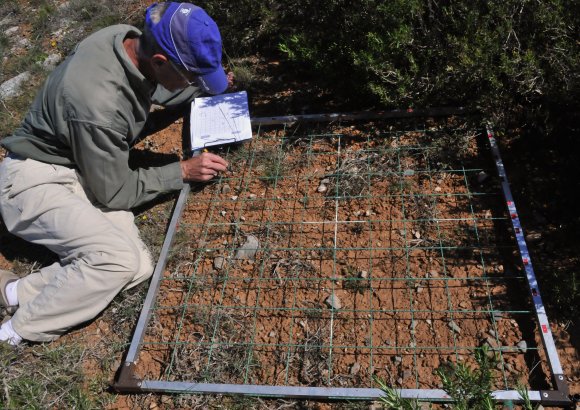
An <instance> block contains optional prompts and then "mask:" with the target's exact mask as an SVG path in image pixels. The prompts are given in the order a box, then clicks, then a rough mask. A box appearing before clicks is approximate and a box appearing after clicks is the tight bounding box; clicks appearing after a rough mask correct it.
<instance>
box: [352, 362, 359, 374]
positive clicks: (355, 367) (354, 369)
mask: <svg viewBox="0 0 580 410" xmlns="http://www.w3.org/2000/svg"><path fill="white" fill-rule="evenodd" d="M359 372H360V363H359V362H354V363H353V365H352V366H351V367H350V375H351V376H356V375H357V374H359Z"/></svg>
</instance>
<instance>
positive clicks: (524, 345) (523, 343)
mask: <svg viewBox="0 0 580 410" xmlns="http://www.w3.org/2000/svg"><path fill="white" fill-rule="evenodd" d="M516 347H517V348H518V350H519V351H520V352H522V353H526V352H527V351H528V344H527V343H526V341H525V340H522V341H520V342H518V344H517V345H516Z"/></svg>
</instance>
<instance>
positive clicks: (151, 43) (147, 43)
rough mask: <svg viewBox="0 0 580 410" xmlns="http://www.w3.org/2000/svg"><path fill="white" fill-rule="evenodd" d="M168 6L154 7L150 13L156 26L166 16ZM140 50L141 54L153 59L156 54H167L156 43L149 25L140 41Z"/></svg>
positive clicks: (161, 4) (144, 28)
mask: <svg viewBox="0 0 580 410" xmlns="http://www.w3.org/2000/svg"><path fill="white" fill-rule="evenodd" d="M168 6H169V3H158V4H156V5H155V6H153V8H152V9H151V12H150V16H151V21H152V22H153V23H154V24H157V23H159V22H160V21H161V17H163V15H164V14H165V11H166V10H167V7H168ZM140 48H141V52H142V53H143V54H144V55H145V56H147V57H151V56H153V55H154V54H165V53H164V52H163V49H162V48H161V47H160V46H159V44H157V41H155V37H153V33H151V31H150V30H149V28H148V27H147V25H145V27H143V35H142V36H141V39H140Z"/></svg>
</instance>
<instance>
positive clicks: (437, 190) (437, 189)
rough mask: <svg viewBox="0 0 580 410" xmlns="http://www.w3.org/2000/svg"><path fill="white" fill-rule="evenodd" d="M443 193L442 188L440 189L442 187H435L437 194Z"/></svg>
mask: <svg viewBox="0 0 580 410" xmlns="http://www.w3.org/2000/svg"><path fill="white" fill-rule="evenodd" d="M441 191H443V190H442V189H441V187H440V186H438V187H435V192H441Z"/></svg>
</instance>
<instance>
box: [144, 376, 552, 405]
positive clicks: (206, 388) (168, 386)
mask: <svg viewBox="0 0 580 410" xmlns="http://www.w3.org/2000/svg"><path fill="white" fill-rule="evenodd" d="M141 389H142V390H143V391H150V392H174V393H198V394H243V395H249V396H265V397H287V398H295V399H361V400H375V399H379V398H381V397H382V396H384V394H385V393H384V392H383V391H382V390H381V389H369V388H354V387H352V388H340V387H300V386H264V385H252V384H213V383H187V382H168V381H151V380H143V381H142V382H141ZM395 391H396V392H397V393H398V394H400V396H401V397H402V398H404V399H418V400H432V401H451V397H450V396H449V395H448V394H447V393H446V392H445V390H441V389H395ZM528 394H529V397H530V400H531V401H539V400H540V398H541V396H540V392H539V391H529V392H528ZM492 396H493V398H494V399H495V400H498V401H507V400H511V401H516V402H517V401H521V400H522V397H521V396H520V394H519V393H518V392H517V391H516V390H497V391H494V392H493V393H492Z"/></svg>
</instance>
